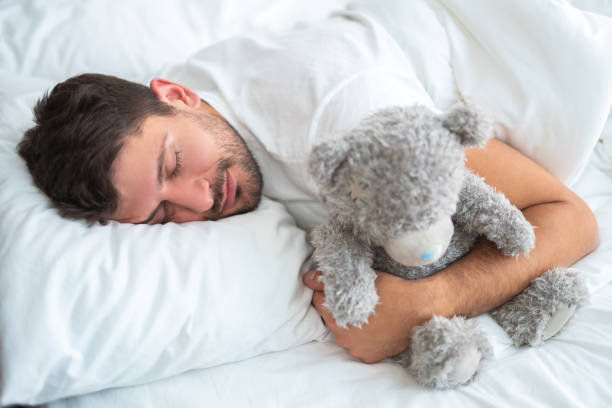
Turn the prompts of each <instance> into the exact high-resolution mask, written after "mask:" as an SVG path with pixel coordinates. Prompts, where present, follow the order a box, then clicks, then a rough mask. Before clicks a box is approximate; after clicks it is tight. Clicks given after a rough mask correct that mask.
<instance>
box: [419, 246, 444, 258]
mask: <svg viewBox="0 0 612 408" xmlns="http://www.w3.org/2000/svg"><path fill="white" fill-rule="evenodd" d="M440 252H442V245H436V246H435V247H433V248H428V249H427V250H425V251H424V252H422V253H421V255H419V258H421V259H422V260H424V261H431V260H433V259H438V258H439V257H440Z"/></svg>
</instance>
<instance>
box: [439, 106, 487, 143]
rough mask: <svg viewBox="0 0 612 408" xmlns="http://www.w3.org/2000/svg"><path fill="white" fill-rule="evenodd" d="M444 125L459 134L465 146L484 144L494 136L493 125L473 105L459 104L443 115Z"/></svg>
mask: <svg viewBox="0 0 612 408" xmlns="http://www.w3.org/2000/svg"><path fill="white" fill-rule="evenodd" d="M442 125H443V126H444V127H445V128H447V129H448V130H449V131H450V132H452V133H454V134H456V135H457V136H459V140H460V142H461V144H462V145H463V146H466V147H470V146H480V147H482V146H484V144H485V142H486V141H487V140H489V138H491V137H492V136H493V125H492V123H491V122H490V121H489V120H488V119H487V118H486V117H485V115H484V114H483V113H482V112H480V111H479V110H478V109H476V108H475V107H474V106H473V105H468V104H457V105H454V106H453V107H452V108H451V109H450V110H449V111H448V112H446V113H445V114H443V115H442Z"/></svg>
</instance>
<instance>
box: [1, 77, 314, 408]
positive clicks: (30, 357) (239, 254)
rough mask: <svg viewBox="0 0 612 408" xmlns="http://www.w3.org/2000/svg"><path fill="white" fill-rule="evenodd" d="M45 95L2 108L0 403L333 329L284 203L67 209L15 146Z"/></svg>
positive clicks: (242, 355)
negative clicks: (181, 217)
mask: <svg viewBox="0 0 612 408" xmlns="http://www.w3.org/2000/svg"><path fill="white" fill-rule="evenodd" d="M5 79H6V78H5ZM32 83H34V82H32ZM37 95H39V93H38V92H34V93H31V94H29V95H26V97H23V98H13V99H10V98H9V99H8V100H3V101H2V103H0V119H1V120H0V206H1V208H2V211H1V212H0V360H1V366H0V372H1V373H2V375H1V384H0V386H1V390H2V395H1V398H0V405H1V406H6V405H10V404H17V403H19V404H38V403H44V402H46V401H49V400H53V399H57V398H62V397H66V396H70V395H75V394H80V393H86V392H90V391H95V390H100V389H103V388H108V387H116V386H124V385H131V384H138V383H144V382H148V381H152V380H156V379H160V378H164V377H168V376H171V375H174V374H177V373H181V372H184V371H187V370H190V369H194V368H200V367H210V366H215V365H218V364H222V363H226V362H231V361H237V360H242V359H246V358H249V357H252V356H255V355H258V354H261V353H265V352H271V351H276V350H282V349H286V348H289V347H293V346H296V345H299V344H303V343H305V342H308V341H311V340H313V339H317V338H319V337H320V336H322V335H323V334H324V333H325V332H326V330H325V327H324V326H323V324H322V322H321V319H320V317H319V315H318V313H317V312H316V311H315V310H314V308H312V307H311V306H310V301H311V295H312V292H311V291H310V290H309V289H308V288H306V287H305V286H304V285H303V284H302V282H301V279H300V267H301V265H302V263H303V261H304V260H305V259H306V257H307V256H308V254H309V247H308V245H307V242H306V239H305V233H304V232H303V231H302V230H300V229H298V228H297V227H296V226H295V224H294V221H293V219H292V218H291V217H290V216H289V215H288V214H287V213H286V211H285V209H284V207H283V206H282V205H280V204H278V203H275V202H272V201H270V200H267V199H264V201H263V202H262V204H261V205H260V208H259V209H258V210H256V211H255V212H252V213H249V214H245V215H240V216H235V217H230V218H228V219H225V220H221V221H218V222H201V223H190V224H183V225H176V224H168V225H165V226H159V225H158V226H146V225H125V224H118V223H111V224H110V225H108V226H99V225H96V226H93V227H87V226H86V225H85V223H83V222H76V221H67V220H64V219H62V218H61V217H59V216H58V215H57V213H56V212H55V211H54V210H53V209H51V208H50V206H49V204H48V201H47V200H46V198H45V197H44V196H43V195H42V194H41V193H40V192H39V191H38V190H37V189H36V188H35V187H34V186H33V184H32V182H31V179H30V176H29V173H28V172H27V170H26V168H25V164H24V163H23V162H22V160H21V159H20V158H19V157H18V155H17V153H16V152H15V151H14V146H15V144H16V142H17V141H18V140H19V139H20V138H21V134H22V132H23V130H25V129H26V128H27V127H28V126H30V125H31V123H30V122H29V120H28V118H29V117H30V111H29V107H30V106H31V103H32V101H33V98H34V97H35V96H37ZM5 96H6V95H5Z"/></svg>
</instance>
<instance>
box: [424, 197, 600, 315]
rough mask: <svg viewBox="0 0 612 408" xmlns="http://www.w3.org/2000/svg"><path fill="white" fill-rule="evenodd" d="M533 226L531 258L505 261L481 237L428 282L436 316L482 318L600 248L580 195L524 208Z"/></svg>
mask: <svg viewBox="0 0 612 408" xmlns="http://www.w3.org/2000/svg"><path fill="white" fill-rule="evenodd" d="M523 213H524V215H525V217H526V218H527V219H528V220H529V222H531V224H532V225H534V226H535V227H536V228H535V234H536V246H535V249H534V250H533V251H532V252H531V253H530V254H529V256H520V257H519V258H511V257H504V256H503V255H501V254H500V252H499V251H498V250H497V248H495V245H494V244H492V243H491V242H489V241H487V240H486V239H481V240H480V241H479V242H478V243H477V245H476V246H475V247H474V248H473V249H472V251H470V252H469V253H468V254H467V255H466V256H465V257H463V258H462V259H460V260H459V261H457V262H455V263H454V264H452V265H450V266H449V267H447V268H446V269H445V270H443V271H440V272H439V273H438V274H436V275H433V276H431V277H430V278H427V279H428V282H427V285H428V286H429V290H428V292H430V294H434V296H435V300H436V302H435V305H436V306H435V308H434V309H433V310H432V311H433V312H435V313H437V314H441V315H445V316H452V315H468V316H470V315H478V314H481V313H484V312H487V311H489V310H491V309H493V308H495V307H497V306H499V305H501V304H503V303H505V302H506V301H508V300H509V299H511V298H512V297H513V296H515V295H516V294H518V293H520V292H521V291H522V290H523V289H525V288H526V287H527V286H528V285H529V283H530V282H531V281H532V280H533V279H534V278H536V277H538V276H539V275H540V274H542V273H543V272H545V271H547V270H548V269H550V268H552V267H554V266H570V265H572V264H573V263H575V262H576V261H577V260H578V259H580V258H582V257H583V256H585V255H586V254H588V253H590V252H591V251H593V250H594V249H595V248H596V247H597V242H598V240H597V225H596V222H595V219H594V216H593V214H592V213H591V211H590V210H589V209H588V207H586V205H585V204H584V203H583V202H582V200H580V199H579V198H578V197H575V196H572V195H568V197H567V199H566V200H562V201H557V202H550V203H542V204H537V205H533V206H531V207H529V208H527V209H524V210H523Z"/></svg>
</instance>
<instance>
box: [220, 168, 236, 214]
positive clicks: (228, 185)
mask: <svg viewBox="0 0 612 408" xmlns="http://www.w3.org/2000/svg"><path fill="white" fill-rule="evenodd" d="M235 199H236V182H235V180H234V178H233V177H232V175H231V174H230V172H229V171H228V170H225V203H224V204H223V210H222V211H223V212H225V211H226V210H227V209H228V208H231V207H232V205H234V201H235Z"/></svg>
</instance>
